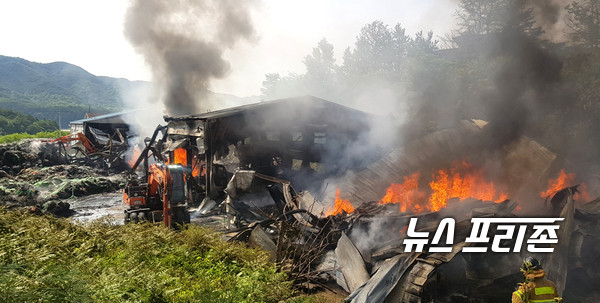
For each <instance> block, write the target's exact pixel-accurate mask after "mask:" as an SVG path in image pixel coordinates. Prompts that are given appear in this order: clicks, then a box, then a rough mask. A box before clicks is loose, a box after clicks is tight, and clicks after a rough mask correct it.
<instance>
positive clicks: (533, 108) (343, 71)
mask: <svg viewBox="0 0 600 303" xmlns="http://www.w3.org/2000/svg"><path fill="white" fill-rule="evenodd" d="M531 2H532V1H525V0H489V1H478V0H460V1H458V10H457V11H456V12H455V16H456V18H457V28H456V29H455V30H454V31H452V32H451V33H450V34H448V35H447V36H446V37H444V38H438V39H441V41H439V40H437V39H436V38H435V37H439V36H436V35H434V34H433V33H431V32H428V33H424V32H422V31H419V32H416V33H414V34H413V35H410V34H409V33H407V31H406V30H405V28H403V27H402V26H401V24H400V23H398V24H396V25H395V26H389V25H388V24H385V23H384V22H382V21H373V22H371V23H369V24H366V25H364V26H363V28H362V29H361V30H360V32H358V34H357V36H356V40H355V43H354V44H353V45H350V46H349V47H347V48H346V49H345V50H344V51H343V57H342V60H341V62H338V61H336V56H335V52H334V48H333V45H332V44H330V43H329V42H327V40H325V39H323V40H321V41H320V42H318V44H317V45H316V47H315V48H313V50H312V52H311V53H310V54H307V55H306V56H305V57H304V59H303V63H304V65H305V67H306V72H304V73H300V74H293V73H290V74H287V75H285V74H277V73H271V74H266V77H265V80H264V81H263V87H262V89H261V91H262V93H263V95H264V97H265V99H267V100H268V99H277V98H284V97H289V96H298V95H314V96H317V97H321V98H324V99H327V100H330V101H334V102H339V103H342V104H345V105H349V106H353V107H355V108H357V109H361V110H366V111H372V112H375V111H377V112H378V113H379V114H381V115H386V116H387V117H388V118H389V119H396V120H397V121H398V122H400V123H403V126H402V129H401V130H400V131H399V132H398V134H399V136H398V137H400V136H402V138H394V139H397V140H398V142H400V143H401V142H408V141H410V140H412V139H414V138H416V137H419V136H422V135H423V134H425V133H427V132H431V131H437V130H441V129H447V128H451V127H454V126H455V125H456V124H457V123H459V121H461V120H463V119H467V120H468V119H474V118H475V119H481V120H485V121H488V122H490V123H489V128H488V130H489V131H490V132H491V134H490V138H493V141H494V142H495V143H496V144H498V145H499V146H500V145H502V144H505V143H507V142H510V141H511V140H514V139H516V138H519V137H520V136H521V135H526V136H528V137H530V138H533V139H534V140H536V141H537V142H539V143H540V144H542V145H544V146H545V147H547V148H549V149H550V150H552V151H553V152H556V153H558V154H560V155H563V156H564V157H565V160H566V161H567V162H571V163H577V164H576V165H577V166H578V169H580V170H581V171H582V172H583V171H587V172H589V173H592V172H595V171H598V169H600V161H599V160H598V159H599V158H598V155H597V152H596V151H597V147H596V145H597V142H598V140H596V137H597V134H598V133H599V132H600V124H599V123H598V117H600V98H599V96H600V85H599V84H600V68H599V65H600V63H599V62H600V61H599V59H600V26H599V23H598V22H599V21H598V20H599V19H598V16H599V15H600V1H595V0H578V1H573V2H572V3H571V4H570V5H568V6H567V7H566V13H567V16H565V18H566V22H567V25H568V27H569V29H568V30H567V31H568V32H567V35H565V36H566V37H568V38H569V39H571V41H570V43H553V42H551V41H548V40H544V39H545V36H544V30H543V28H542V27H540V26H539V24H536V23H535V22H534V21H535V18H534V9H533V8H532V7H530V5H531ZM399 21H401V20H399Z"/></svg>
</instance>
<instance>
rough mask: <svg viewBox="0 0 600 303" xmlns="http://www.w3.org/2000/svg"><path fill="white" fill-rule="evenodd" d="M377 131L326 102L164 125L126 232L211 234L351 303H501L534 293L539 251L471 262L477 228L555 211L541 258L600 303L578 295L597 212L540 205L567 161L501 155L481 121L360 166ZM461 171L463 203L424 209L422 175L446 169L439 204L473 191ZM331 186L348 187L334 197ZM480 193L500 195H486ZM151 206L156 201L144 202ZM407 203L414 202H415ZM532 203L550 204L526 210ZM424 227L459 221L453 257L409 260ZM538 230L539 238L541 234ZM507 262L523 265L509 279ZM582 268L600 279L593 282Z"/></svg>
mask: <svg viewBox="0 0 600 303" xmlns="http://www.w3.org/2000/svg"><path fill="white" fill-rule="evenodd" d="M282 113H293V115H286V114H282ZM336 113H339V115H336ZM344 117H352V119H348V118H345V119H344ZM370 119H373V117H371V116H369V115H367V114H364V113H361V112H359V111H355V110H352V109H349V108H346V107H343V106H340V105H336V104H334V103H331V102H328V101H325V100H322V99H318V98H314V97H302V98H290V99H283V100H275V101H270V102H264V103H259V104H252V105H247V106H242V107H237V108H231V109H226V110H221V111H215V112H209V113H205V114H199V115H192V116H183V117H165V121H167V122H168V125H167V126H164V127H162V126H159V128H157V130H156V131H155V133H154V135H153V137H152V138H149V139H148V140H146V147H145V148H144V149H143V150H142V151H141V153H140V157H139V158H138V160H137V161H136V163H135V164H134V165H133V168H132V171H133V170H135V169H136V168H137V167H138V166H139V165H141V164H142V163H143V171H144V174H143V176H142V177H141V178H140V179H137V181H136V180H135V178H134V179H132V180H131V181H130V182H129V185H128V186H127V187H126V189H125V192H126V196H125V202H126V204H127V206H128V207H129V209H128V210H127V211H126V219H125V220H126V222H128V221H139V220H150V221H154V222H157V221H163V222H164V223H165V224H166V225H167V226H172V225H174V224H175V223H185V222H189V221H190V220H193V222H196V223H199V224H202V225H207V226H212V227H214V228H217V229H219V230H221V231H222V232H223V233H224V237H226V238H229V239H230V240H231V241H243V242H247V243H248V244H249V245H250V246H252V247H258V248H261V249H264V250H266V251H267V252H268V253H269V255H270V257H271V260H272V261H275V262H277V263H278V264H279V265H280V266H281V268H285V269H286V272H288V273H289V274H290V275H291V277H292V278H293V279H294V280H295V281H296V282H297V283H298V285H299V286H301V287H303V288H306V289H308V290H314V289H329V290H331V291H333V292H336V293H338V294H340V295H341V294H346V295H347V296H348V299H347V300H348V301H351V302H431V301H433V302H500V301H502V300H503V298H508V297H510V294H511V292H512V291H513V288H514V286H515V285H516V283H518V282H520V281H522V275H521V273H520V272H519V269H518V264H519V262H520V260H522V259H523V257H524V254H525V253H526V252H525V251H522V252H520V253H519V252H514V253H502V254H497V253H491V252H488V253H483V254H477V253H470V252H465V251H468V248H467V247H469V246H470V245H471V243H468V241H465V239H466V238H467V236H468V233H469V230H470V228H471V220H472V219H473V218H494V219H504V218H522V217H524V216H525V217H526V216H527V214H528V213H532V212H531V211H530V210H531V209H537V210H536V212H535V213H536V214H538V215H540V214H544V213H548V214H550V213H556V217H560V218H563V220H564V222H562V223H560V226H561V230H560V239H561V242H559V243H558V244H556V245H552V247H553V248H554V250H555V253H554V254H551V255H547V254H536V256H537V257H538V258H539V259H540V260H542V262H543V263H544V264H546V265H547V268H548V274H549V277H550V278H551V279H553V280H555V281H557V285H558V287H559V289H560V292H561V293H565V294H566V295H565V297H566V298H578V299H580V300H582V301H583V300H588V301H585V302H593V301H589V300H593V298H597V296H598V294H596V293H595V292H594V291H592V290H589V289H586V290H585V291H589V292H588V293H586V294H585V295H582V294H581V293H580V292H579V291H580V288H581V287H582V285H579V284H578V283H577V281H578V280H579V279H595V278H597V277H596V276H597V274H596V273H597V272H598V270H596V269H597V268H598V262H597V261H594V260H593V258H591V255H589V254H588V252H590V251H597V249H598V248H597V247H596V246H597V245H596V243H597V241H596V240H597V239H598V237H599V236H600V234H598V233H597V232H596V231H597V224H598V211H597V207H596V205H597V201H596V200H594V201H592V202H589V203H586V204H583V202H587V201H581V199H579V200H578V201H577V202H575V201H574V200H575V197H576V191H577V190H576V189H577V186H573V185H574V184H570V187H567V188H566V189H565V190H566V191H565V190H561V189H562V188H557V189H555V190H554V191H552V192H551V194H550V196H548V197H547V199H549V198H551V197H552V196H554V198H552V199H551V200H552V202H551V203H548V202H544V200H543V199H540V198H539V197H537V198H536V197H535V195H537V192H539V190H542V188H543V187H544V183H545V180H548V178H550V177H551V176H552V175H553V174H554V172H555V171H556V170H557V167H559V166H558V165H559V164H558V163H559V161H558V160H557V159H558V156H557V155H556V154H555V153H553V152H551V151H549V150H548V149H546V148H544V147H543V146H541V145H540V144H538V143H537V142H535V141H534V140H532V139H530V138H527V137H525V136H523V137H521V138H519V139H518V140H515V141H514V142H512V143H511V144H508V145H506V146H504V147H502V149H499V150H493V152H490V151H489V149H490V146H488V145H486V144H485V143H486V141H485V139H486V137H487V136H488V133H487V129H486V126H487V124H486V123H485V122H483V121H479V120H473V121H463V122H462V123H461V124H459V125H458V126H457V127H455V128H453V129H449V130H442V131H438V132H433V133H430V134H428V135H425V136H423V137H421V138H417V139H416V140H414V141H411V142H408V143H406V144H404V145H402V146H396V147H393V148H392V149H390V150H387V151H384V150H379V151H378V152H373V153H372V154H370V155H369V157H367V159H356V158H352V157H351V156H350V155H353V154H354V153H351V152H349V150H348V148H349V147H352V146H354V144H356V143H357V142H360V137H361V136H362V135H363V134H364V132H366V131H367V130H368V129H369V125H370V124H369V121H370ZM159 134H162V137H160V138H159ZM467 138H468V139H467ZM474 151H475V152H474ZM335 155H337V157H335ZM340 155H344V156H340ZM151 157H154V159H151ZM456 161H462V163H460V165H459V166H458V168H456V167H453V166H452V165H453V164H452V165H451V164H450V163H454V162H456ZM154 162H155V163H154ZM497 163H501V166H502V168H503V169H502V173H500V174H498V173H496V174H494V175H496V179H494V180H493V182H494V183H492V181H486V182H487V183H486V182H483V181H482V180H487V176H486V174H484V173H481V172H480V170H481V171H485V170H486V169H487V170H489V169H490V167H491V168H495V167H497V166H495V165H497ZM449 165H450V168H449ZM459 168H460V169H464V170H465V172H464V173H465V175H463V176H462V177H464V180H463V181H460V182H459V183H460V184H463V185H465V186H467V187H468V186H471V187H470V190H473V191H472V192H468V193H466V196H459V195H454V194H453V193H451V192H452V191H453V189H452V186H453V185H452V184H449V185H447V186H450V187H448V188H447V189H448V190H449V193H448V194H447V195H446V196H444V197H443V199H444V201H443V204H441V205H437V206H436V205H433V204H431V203H432V202H431V200H430V201H429V202H428V201H427V200H426V199H425V198H426V196H427V194H429V192H427V190H424V189H422V188H420V187H418V186H416V187H408V184H409V183H411V182H409V181H414V180H412V176H419V174H414V173H413V172H414V171H417V172H418V171H423V172H428V171H433V172H434V173H433V174H432V176H431V178H429V177H427V176H426V174H423V175H425V177H423V178H424V179H425V184H430V185H431V187H432V189H431V190H432V191H433V193H430V194H431V198H433V197H434V196H436V195H439V192H436V189H434V186H433V185H434V184H435V183H436V182H441V181H443V178H442V177H444V176H446V179H448V178H450V179H453V180H454V183H456V182H457V181H456V180H461V179H457V178H459V177H457V175H456V174H457V171H460V169H459ZM436 171H437V173H436ZM411 173H413V174H412V175H411ZM158 175H159V176H170V178H171V181H169V180H168V179H161V178H162V177H158V178H157V177H156V176H158ZM408 176H411V177H408ZM470 178H471V179H472V178H475V179H477V178H480V179H481V180H475V181H473V180H471V181H469V180H470ZM332 179H335V187H332V188H329V189H327V188H326V186H325V188H326V189H325V190H323V187H324V186H323V185H324V184H328V182H329V180H332ZM416 179H419V178H418V177H417V178H416ZM145 180H148V182H147V183H145V182H144V181H145ZM396 182H397V183H398V185H400V188H401V189H402V190H404V191H405V192H404V193H402V194H401V195H400V196H394V195H393V194H390V191H393V190H392V189H393V188H395V186H394V184H396ZM402 182H403V183H402ZM477 182H480V183H477ZM481 182H483V183H481ZM441 183H443V182H441ZM450 183H452V182H450ZM471 183H472V184H471ZM390 184H391V185H390ZM477 187H485V188H488V189H491V192H492V193H491V194H490V193H478V192H477V190H476V189H478V188H477ZM161 188H162V189H161ZM467 189H469V188H467ZM136 190H137V194H136ZM319 190H323V191H322V192H319ZM386 191H387V194H386ZM315 192H317V194H316V195H315V194H314V193H315ZM317 195H318V196H317ZM388 195H389V196H391V197H392V198H390V199H388V200H386V197H387V196H388ZM141 196H143V197H145V199H147V200H146V201H142V202H139V200H136V199H139V197H141ZM315 196H317V197H316V198H315ZM384 196H386V197H384ZM408 198H415V199H414V201H412V202H414V204H409V205H405V204H403V203H405V202H406V201H409V200H411V199H408ZM532 199H537V200H535V201H537V202H531V203H524V202H522V201H528V200H532ZM201 200H202V203H201V205H200V206H199V207H198V208H197V209H195V210H194V211H192V212H191V217H192V218H191V219H190V217H186V216H187V211H185V209H186V208H188V207H190V206H192V205H197V203H199V202H200V201H201ZM401 200H402V201H401ZM558 200H561V201H558ZM136 201H138V202H136ZM321 201H323V202H321ZM330 201H335V203H333V204H334V205H333V207H332V205H331V204H330ZM350 201H352V202H350ZM588 201H589V200H588ZM134 214H137V215H134ZM559 214H560V216H559ZM411 218H419V220H420V223H419V227H418V228H417V229H416V230H415V231H417V232H429V233H433V232H435V228H436V227H437V226H438V225H439V224H440V221H442V219H443V218H453V219H454V220H455V221H456V231H455V234H456V237H455V240H456V242H453V243H452V245H450V246H449V247H448V249H449V250H450V252H429V253H426V252H408V251H405V248H404V245H403V241H404V240H405V239H407V231H406V229H407V228H408V226H409V222H410V221H411ZM525 226H528V229H527V233H526V236H527V237H532V233H533V231H532V230H531V228H532V226H531V224H525ZM491 232H492V234H496V233H497V229H496V227H494V228H492V230H491ZM511 241H513V242H511ZM502 243H504V245H508V246H510V245H515V244H514V240H508V241H506V242H502ZM426 247H429V246H426ZM583 247H586V248H585V249H583ZM465 248H467V249H465ZM583 252H586V253H583ZM499 259H501V260H503V262H502V264H514V266H512V267H511V266H506V265H502V266H501V267H498V265H499V264H500V263H499V262H498V260H499ZM583 263H585V264H589V266H591V267H590V268H589V270H585V271H581V270H580V266H581V264H583ZM583 285H585V284H583Z"/></svg>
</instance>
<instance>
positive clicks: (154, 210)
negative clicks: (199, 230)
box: [123, 163, 190, 227]
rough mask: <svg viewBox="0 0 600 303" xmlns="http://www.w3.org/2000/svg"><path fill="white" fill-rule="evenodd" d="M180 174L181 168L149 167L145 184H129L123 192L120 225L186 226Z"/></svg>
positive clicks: (184, 195) (161, 165) (188, 216)
mask: <svg viewBox="0 0 600 303" xmlns="http://www.w3.org/2000/svg"><path fill="white" fill-rule="evenodd" d="M184 171H185V167H184V166H182V165H178V164H175V165H166V164H157V163H155V164H152V165H150V167H149V170H148V182H147V183H138V182H135V181H134V180H132V181H130V182H129V183H128V184H127V186H126V187H125V188H124V189H123V201H124V203H125V205H126V206H127V209H126V210H125V218H124V222H125V223H129V222H142V221H150V222H160V221H162V222H163V223H164V225H165V226H167V227H171V226H175V225H177V224H184V223H190V215H189V212H188V210H187V199H186V192H187V191H186V175H185V172H184Z"/></svg>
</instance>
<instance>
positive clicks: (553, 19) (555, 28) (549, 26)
mask: <svg viewBox="0 0 600 303" xmlns="http://www.w3.org/2000/svg"><path fill="white" fill-rule="evenodd" d="M571 2H573V0H527V4H528V5H530V6H531V7H532V9H533V16H534V19H535V23H536V25H537V26H539V27H541V28H542V30H544V34H543V35H542V37H543V38H544V39H547V40H550V41H553V42H565V41H567V40H568V36H567V35H565V33H566V31H567V25H566V23H565V15H566V14H567V12H566V9H565V7H566V6H567V5H568V4H569V3H571Z"/></svg>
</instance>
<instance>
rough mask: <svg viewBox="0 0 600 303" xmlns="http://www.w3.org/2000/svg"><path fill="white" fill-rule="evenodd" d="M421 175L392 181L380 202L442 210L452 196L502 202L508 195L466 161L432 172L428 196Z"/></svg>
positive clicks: (403, 208)
mask: <svg viewBox="0 0 600 303" xmlns="http://www.w3.org/2000/svg"><path fill="white" fill-rule="evenodd" d="M419 178H420V174H419V173H418V172H416V173H414V174H412V175H411V176H410V177H404V182H403V183H401V184H392V185H391V186H390V187H389V188H388V189H387V191H386V194H385V196H384V197H383V198H382V199H381V201H379V204H386V203H397V204H400V211H401V212H406V211H407V210H411V211H412V212H413V213H420V212H422V211H423V210H425V209H427V210H429V211H438V210H440V209H442V208H444V207H446V204H447V202H448V200H449V199H451V198H459V199H461V200H464V199H466V198H474V199H481V200H485V201H494V202H496V203H498V202H502V201H504V200H506V198H507V196H508V195H507V194H505V193H503V192H500V191H498V190H497V189H496V187H495V185H494V183H492V182H487V181H486V180H485V177H484V174H483V171H480V170H476V169H473V167H472V166H471V165H470V164H469V163H467V162H465V161H463V162H462V163H460V164H458V163H456V164H454V167H453V168H451V169H450V170H446V169H441V170H438V171H437V172H436V173H434V174H433V175H432V180H431V182H429V188H430V190H431V194H430V195H429V198H428V199H425V197H426V194H425V192H423V191H421V190H419Z"/></svg>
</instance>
